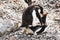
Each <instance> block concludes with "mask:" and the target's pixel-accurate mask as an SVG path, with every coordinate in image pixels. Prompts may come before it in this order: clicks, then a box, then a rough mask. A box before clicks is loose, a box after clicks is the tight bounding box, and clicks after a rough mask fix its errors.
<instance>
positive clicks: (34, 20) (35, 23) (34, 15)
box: [32, 10, 39, 26]
mask: <svg viewBox="0 0 60 40" xmlns="http://www.w3.org/2000/svg"><path fill="white" fill-rule="evenodd" d="M32 16H33V22H32V26H36V25H39V24H38V23H39V19H38V18H37V16H36V11H35V10H33V12H32Z"/></svg>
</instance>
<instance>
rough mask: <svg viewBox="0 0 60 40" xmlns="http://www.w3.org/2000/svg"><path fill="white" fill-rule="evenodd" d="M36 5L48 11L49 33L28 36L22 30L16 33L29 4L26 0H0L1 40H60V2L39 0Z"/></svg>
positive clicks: (47, 29) (46, 30) (56, 0)
mask: <svg viewBox="0 0 60 40" xmlns="http://www.w3.org/2000/svg"><path fill="white" fill-rule="evenodd" d="M36 3H38V4H40V5H41V6H42V7H43V8H44V9H47V10H48V13H49V14H48V15H47V19H46V22H47V25H48V26H47V28H46V29H45V32H47V33H42V34H40V35H26V34H22V33H21V30H18V31H16V30H17V29H18V28H19V27H20V25H21V22H22V21H21V20H22V19H21V17H22V14H23V11H24V10H25V9H26V8H27V7H28V6H27V4H26V3H25V2H24V0H0V40H60V0H42V1H41V0H39V1H37V2H36ZM41 3H42V4H41ZM12 31H13V32H12Z"/></svg>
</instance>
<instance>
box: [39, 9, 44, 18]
mask: <svg viewBox="0 0 60 40" xmlns="http://www.w3.org/2000/svg"><path fill="white" fill-rule="evenodd" d="M38 12H39V14H40V16H41V17H43V15H42V14H41V13H40V12H41V10H40V9H38Z"/></svg>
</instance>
